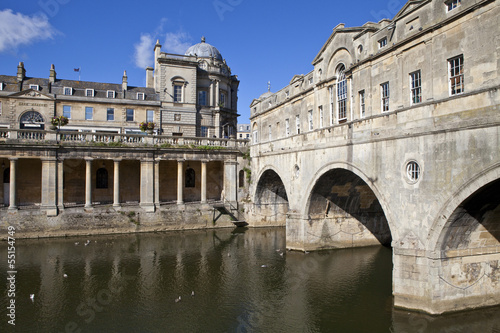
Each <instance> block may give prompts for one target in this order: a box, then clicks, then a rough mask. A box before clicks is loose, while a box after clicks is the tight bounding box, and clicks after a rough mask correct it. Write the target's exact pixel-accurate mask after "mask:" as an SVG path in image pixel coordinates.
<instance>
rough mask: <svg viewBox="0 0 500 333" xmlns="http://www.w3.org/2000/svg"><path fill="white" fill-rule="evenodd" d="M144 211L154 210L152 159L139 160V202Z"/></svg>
mask: <svg viewBox="0 0 500 333" xmlns="http://www.w3.org/2000/svg"><path fill="white" fill-rule="evenodd" d="M140 206H141V208H142V209H144V210H145V211H146V212H154V211H155V205H154V165H153V161H152V160H146V161H141V202H140Z"/></svg>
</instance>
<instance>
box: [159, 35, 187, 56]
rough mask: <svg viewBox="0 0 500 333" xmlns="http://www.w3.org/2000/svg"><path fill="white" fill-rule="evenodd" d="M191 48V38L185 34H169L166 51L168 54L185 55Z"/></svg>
mask: <svg viewBox="0 0 500 333" xmlns="http://www.w3.org/2000/svg"><path fill="white" fill-rule="evenodd" d="M190 46H191V36H189V34H187V33H185V32H167V35H166V38H165V49H166V51H167V52H168V53H175V54H184V53H186V51H187V49H188V48H189V47H190Z"/></svg>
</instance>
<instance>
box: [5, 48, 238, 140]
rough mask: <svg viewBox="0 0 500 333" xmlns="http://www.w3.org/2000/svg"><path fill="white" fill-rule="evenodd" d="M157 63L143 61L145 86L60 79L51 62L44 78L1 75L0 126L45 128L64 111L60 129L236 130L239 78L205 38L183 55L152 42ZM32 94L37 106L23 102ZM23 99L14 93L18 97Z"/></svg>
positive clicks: (222, 133)
mask: <svg viewBox="0 0 500 333" xmlns="http://www.w3.org/2000/svg"><path fill="white" fill-rule="evenodd" d="M154 55H155V66H154V69H153V68H151V67H148V68H146V87H132V86H129V85H128V79H127V73H126V72H124V74H123V77H122V83H121V84H113V83H100V82H86V81H74V80H64V79H58V78H57V75H56V70H55V66H54V65H52V67H51V68H50V72H49V77H48V79H46V78H33V77H28V76H26V68H25V67H24V63H22V62H21V63H19V66H18V67H17V76H8V75H0V112H1V113H0V128H19V129H24V128H30V129H40V130H43V129H49V128H50V120H51V119H52V117H54V116H61V115H64V116H66V117H68V118H69V124H68V125H67V126H66V127H64V130H65V131H79V132H95V133H102V132H104V133H139V132H140V130H139V124H140V123H141V122H143V121H148V122H154V123H155V124H156V129H155V131H156V133H157V134H163V135H173V136H188V137H215V138H224V137H225V138H229V137H232V136H235V135H236V123H237V117H238V114H237V101H238V85H239V81H238V79H237V77H236V76H235V75H231V69H230V68H229V66H228V65H227V63H226V60H225V59H223V58H222V56H221V54H220V52H219V51H218V50H217V49H216V48H215V47H214V46H212V45H210V44H208V43H206V42H205V39H204V38H203V39H202V41H201V43H198V44H195V45H193V46H191V47H190V48H189V49H188V50H187V51H186V54H185V55H176V54H168V53H163V52H161V45H160V44H159V43H157V44H156V45H155V47H154ZM27 94H31V95H33V94H35V95H37V96H38V97H40V98H42V99H45V102H44V103H37V104H36V105H32V104H29V103H28V104H26V103H25V102H23V101H21V100H22V98H23V96H26V95H27ZM18 97H19V98H20V99H19V98H18Z"/></svg>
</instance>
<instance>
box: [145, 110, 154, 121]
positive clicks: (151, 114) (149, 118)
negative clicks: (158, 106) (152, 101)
mask: <svg viewBox="0 0 500 333" xmlns="http://www.w3.org/2000/svg"><path fill="white" fill-rule="evenodd" d="M154 118H155V111H154V110H146V121H147V122H153V121H154Z"/></svg>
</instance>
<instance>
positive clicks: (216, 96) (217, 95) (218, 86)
mask: <svg viewBox="0 0 500 333" xmlns="http://www.w3.org/2000/svg"><path fill="white" fill-rule="evenodd" d="M219 89H220V85H219V80H216V81H215V106H216V107H218V106H219V100H220V99H219V97H220V91H219Z"/></svg>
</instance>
